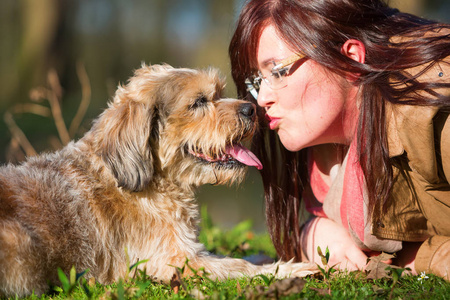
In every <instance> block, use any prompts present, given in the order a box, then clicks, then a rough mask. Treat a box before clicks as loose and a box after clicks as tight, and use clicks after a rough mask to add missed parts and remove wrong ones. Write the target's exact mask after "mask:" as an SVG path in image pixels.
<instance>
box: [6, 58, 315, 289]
mask: <svg viewBox="0 0 450 300" xmlns="http://www.w3.org/2000/svg"><path fill="white" fill-rule="evenodd" d="M224 83H225V81H224V79H223V78H222V76H221V75H220V74H219V72H218V71H217V70H216V69H213V68H210V69H207V70H192V69H186V68H173V67H171V66H169V65H166V64H162V65H150V66H148V65H145V64H144V65H142V67H141V68H139V69H137V70H136V71H135V73H134V76H132V77H131V78H130V79H129V81H128V82H127V83H126V84H125V85H119V87H118V89H117V91H116V93H115V96H114V98H113V100H112V101H111V103H109V104H108V107H107V108H106V109H105V110H104V112H103V113H102V114H101V115H100V116H99V117H98V118H97V119H96V120H95V121H94V122H93V126H92V128H91V130H90V131H88V132H87V133H86V134H85V135H84V136H83V137H82V138H81V139H80V140H78V141H76V142H74V141H73V142H70V143H69V144H68V145H67V146H66V147H64V148H63V149H61V150H59V151H57V152H55V153H46V154H42V155H40V156H36V157H29V158H28V159H27V161H25V162H24V163H22V164H21V165H18V166H14V165H11V164H9V165H6V166H3V167H2V168H1V169H0V294H1V295H3V296H10V295H18V296H25V295H29V294H31V293H32V292H34V293H35V294H38V295H39V294H42V293H45V292H47V291H48V290H49V285H50V286H51V285H55V284H58V282H59V280H58V276H57V269H58V268H61V269H62V270H63V271H64V272H65V273H66V274H67V273H69V270H70V269H71V267H72V266H75V267H76V270H77V271H82V270H87V269H88V270H89V276H92V277H95V278H96V280H97V281H98V282H100V283H105V284H108V283H111V282H113V281H116V280H118V279H119V278H121V277H122V278H123V277H124V276H125V274H126V272H127V260H128V261H131V262H135V261H138V260H147V261H146V262H145V263H143V264H140V265H139V268H140V269H145V270H146V272H147V273H148V274H149V275H152V276H154V277H155V278H157V279H158V280H161V281H163V282H168V281H170V279H171V278H172V276H173V275H174V273H175V268H174V266H178V267H182V266H183V265H184V263H185V261H186V259H189V265H190V266H192V267H193V268H194V269H199V268H202V267H203V268H204V270H205V271H206V272H207V273H209V277H210V278H212V279H226V278H235V277H239V276H243V275H248V276H253V275H256V274H263V273H276V272H277V276H279V277H287V276H289V275H295V276H305V275H307V274H311V273H313V272H314V270H315V267H314V266H312V265H311V264H308V263H276V264H272V265H263V266H257V265H253V264H251V263H249V262H247V261H245V260H242V259H233V258H227V257H217V256H214V255H212V254H210V253H208V252H207V251H206V250H205V248H204V246H203V245H202V244H200V243H199V242H198V239H197V227H198V208H197V204H196V202H195V199H194V191H195V189H196V188H197V187H198V186H200V185H203V184H229V183H231V182H240V181H241V180H242V179H243V178H244V175H245V171H246V169H247V166H252V167H257V168H262V166H261V163H260V162H259V160H258V159H257V158H256V156H255V155H254V154H253V153H251V152H250V151H249V150H248V149H247V148H245V147H244V146H243V144H242V142H244V141H247V140H250V139H251V137H252V135H253V133H254V132H255V130H256V128H257V125H258V120H257V117H256V107H255V105H254V104H252V103H250V102H247V101H244V100H238V99H230V98H222V92H223V88H224V85H225V84H224ZM126 253H127V254H126ZM184 275H189V270H187V273H186V274H184Z"/></svg>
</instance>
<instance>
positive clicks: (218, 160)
mask: <svg viewBox="0 0 450 300" xmlns="http://www.w3.org/2000/svg"><path fill="white" fill-rule="evenodd" d="M189 153H190V154H191V155H193V156H195V157H197V158H198V159H200V160H202V161H205V162H208V163H214V164H219V165H222V166H236V165H246V166H250V167H256V168H257V169H258V170H261V169H262V168H263V166H262V163H261V162H260V161H259V159H258V158H257V157H256V155H255V154H254V153H253V152H251V151H250V150H249V149H247V148H246V147H244V146H243V145H241V144H236V145H233V146H227V147H226V148H225V152H224V153H221V154H220V155H217V156H215V157H211V156H209V155H207V154H204V153H203V152H201V151H193V150H189Z"/></svg>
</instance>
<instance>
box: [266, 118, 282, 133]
mask: <svg viewBox="0 0 450 300" xmlns="http://www.w3.org/2000/svg"><path fill="white" fill-rule="evenodd" d="M266 118H267V120H268V121H269V127H270V129H271V130H274V129H276V128H277V127H278V124H279V123H280V118H274V117H271V116H269V115H267V114H266Z"/></svg>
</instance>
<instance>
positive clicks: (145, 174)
mask: <svg viewBox="0 0 450 300" xmlns="http://www.w3.org/2000/svg"><path fill="white" fill-rule="evenodd" d="M157 118H158V117H157V110H156V109H155V108H154V107H149V106H148V105H146V104H145V103H139V102H134V101H128V102H126V103H123V102H122V103H113V104H111V106H110V107H109V108H108V109H107V110H106V111H105V112H104V113H103V114H102V116H101V117H100V118H99V120H98V122H97V124H96V126H95V127H96V129H97V130H96V132H94V134H98V136H96V137H95V139H96V140H97V153H98V154H99V155H100V156H101V157H102V159H103V160H104V162H105V163H106V164H107V165H108V166H109V167H110V169H111V171H112V172H113V174H114V176H115V177H116V179H117V182H118V185H119V186H120V187H123V188H125V189H128V190H130V191H134V192H138V191H142V190H143V189H144V188H145V187H146V186H147V185H148V184H149V182H150V181H151V180H152V177H153V173H154V172H155V170H154V168H155V165H154V164H155V162H154V151H156V149H154V148H155V147H156V146H155V145H156V141H155V139H157V137H158V134H157V133H155V131H157V130H158V126H157V124H156V123H157Z"/></svg>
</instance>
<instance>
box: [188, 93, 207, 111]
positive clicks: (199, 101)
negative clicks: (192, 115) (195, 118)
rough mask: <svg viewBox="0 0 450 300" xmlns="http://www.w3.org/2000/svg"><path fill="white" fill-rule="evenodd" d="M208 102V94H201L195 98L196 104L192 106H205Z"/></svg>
mask: <svg viewBox="0 0 450 300" xmlns="http://www.w3.org/2000/svg"><path fill="white" fill-rule="evenodd" d="M207 102H208V98H206V96H204V95H200V96H198V98H197V99H195V102H194V104H192V105H191V108H197V107H202V106H205V105H206V103H207Z"/></svg>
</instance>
